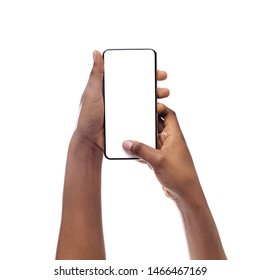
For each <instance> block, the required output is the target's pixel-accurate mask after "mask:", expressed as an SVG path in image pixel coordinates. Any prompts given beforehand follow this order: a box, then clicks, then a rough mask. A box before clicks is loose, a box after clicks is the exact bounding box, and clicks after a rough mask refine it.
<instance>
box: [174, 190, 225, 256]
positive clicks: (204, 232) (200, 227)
mask: <svg viewBox="0 0 260 280" xmlns="http://www.w3.org/2000/svg"><path fill="white" fill-rule="evenodd" d="M194 189H195V191H194V193H193V195H192V197H190V198H188V199H186V200H185V199H184V200H183V199H180V200H177V201H176V202H177V205H178V208H179V210H180V212H181V216H182V219H183V224H184V229H185V233H186V238H187V243H188V249H189V254H190V258H191V259H193V260H223V259H226V255H225V252H224V249H223V246H222V243H221V239H220V236H219V233H218V230H217V227H216V224H215V222H214V219H213V216H212V214H211V211H210V209H209V207H208V204H207V201H206V198H205V196H204V194H203V191H202V189H201V187H200V185H199V186H196V187H194ZM191 200H192V201H191Z"/></svg>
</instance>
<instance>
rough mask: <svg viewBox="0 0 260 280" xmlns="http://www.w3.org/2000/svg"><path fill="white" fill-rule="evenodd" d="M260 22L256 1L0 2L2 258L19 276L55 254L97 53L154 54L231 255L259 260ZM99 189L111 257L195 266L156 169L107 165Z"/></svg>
mask: <svg viewBox="0 0 260 280" xmlns="http://www.w3.org/2000/svg"><path fill="white" fill-rule="evenodd" d="M259 14H260V5H259V1H250V0H247V1H239V0H237V1H231V0H225V1H222V0H219V1H206V0H204V1H202V0H199V1H191V0H190V1H187V0H186V1H185V0H184V1H166V0H165V1H163V0H161V1H140V0H139V1H134V0H131V1H112V0H109V1H105V0H104V1H97V0H96V1H28V0H27V1H1V2H0V128H1V130H0V131H1V138H0V143H1V145H0V170H1V171H0V221H1V222H0V223H1V237H0V248H1V249H0V256H1V266H2V267H5V269H6V273H7V272H8V273H9V274H8V275H9V276H10V279H15V278H14V275H16V274H17V275H19V274H20V275H23V273H29V271H30V270H33V268H35V267H41V266H42V267H45V268H48V267H49V264H50V263H51V262H52V260H53V259H54V257H55V250H56V242H57V237H58V231H59V223H60V214H61V199H62V188H63V178H64V168H65V161H66V153H67V146H68V143H69V140H70V137H71V134H72V132H73V129H74V126H75V123H76V119H77V114H78V105H79V100H80V97H81V94H82V92H83V89H84V87H85V84H86V82H87V79H88V75H89V72H90V69H91V67H92V51H93V50H94V49H98V50H100V51H103V50H104V49H106V48H119V47H120V48H124V47H127V48H130V47H149V48H154V49H155V50H156V51H157V53H158V68H159V69H163V70H166V71H167V72H168V76H169V78H168V80H167V81H166V82H162V83H160V84H159V85H160V86H166V87H169V88H170V90H171V97H170V98H168V99H167V100H166V101H165V103H166V104H167V105H168V106H170V107H171V108H173V109H174V110H175V111H176V113H177V116H178V118H179V122H180V124H181V127H182V130H183V132H184V135H185V137H186V140H187V142H188V145H189V147H190V150H191V153H192V155H193V158H194V161H195V165H196V167H197V171H198V174H199V177H200V180H201V183H202V186H203V188H204V191H205V194H206V196H207V199H208V203H209V205H210V207H211V210H212V213H213V215H214V217H215V221H216V223H217V226H218V229H219V232H220V235H221V238H222V241H223V245H224V247H225V250H226V253H227V256H228V258H229V259H230V260H232V261H230V262H231V263H233V264H234V262H235V263H236V262H239V263H244V264H245V266H249V265H250V263H251V262H252V261H253V260H255V259H256V258H257V257H258V256H259V254H258V253H259V249H260V246H259V245H260V241H259V236H260V231H259V213H260V206H259V196H258V195H259V187H260V178H259V158H260V148H259V143H260V133H259V120H260V110H259V103H260V99H259V93H260V79H259V76H260V66H259V65H260V52H259V50H260V37H259V36H260V35H259V34H260V30H259V29H260V17H259ZM102 181H103V212H104V215H103V218H104V233H105V240H106V248H107V257H108V259H110V260H111V261H114V262H117V261H119V260H120V261H121V262H122V261H126V262H129V263H131V262H132V261H137V262H142V263H149V262H150V261H151V262H153V263H156V262H157V261H158V262H159V261H160V262H162V263H163V262H164V261H165V262H166V261H168V262H171V261H172V262H175V261H182V260H183V261H186V260H187V259H188V254H187V247H186V242H185V237H184V232H183V228H182V222H181V219H180V216H179V213H178V211H177V209H176V207H175V205H174V203H173V202H171V201H170V200H168V199H167V198H166V197H165V196H164V194H163V192H162V191H161V187H160V185H159V184H158V182H157V181H156V179H155V177H154V175H153V174H152V171H151V170H149V168H148V167H147V166H144V165H141V164H139V163H136V162H128V161H127V162H125V161H124V162H121V161H119V162H117V161H113V162H110V161H108V160H106V159H104V164H103V177H102ZM14 265H15V267H16V269H15V268H14ZM240 268H241V266H240ZM249 270H250V268H249ZM234 273H235V272H234ZM37 278H38V279H39V278H40V276H39V277H37ZM5 279H8V276H7V274H6V277H5ZM44 279H46V277H45V278H44Z"/></svg>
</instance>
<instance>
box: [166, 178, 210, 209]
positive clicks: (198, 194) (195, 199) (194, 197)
mask: <svg viewBox="0 0 260 280" xmlns="http://www.w3.org/2000/svg"><path fill="white" fill-rule="evenodd" d="M168 196H169V198H171V199H172V200H173V201H174V202H175V203H176V204H177V207H178V208H179V210H180V211H181V213H183V214H184V213H190V212H191V213H195V212H197V211H201V210H203V209H206V208H208V204H207V200H206V198H205V195H204V193H203V190H202V188H201V185H200V183H199V182H196V183H194V184H191V185H189V186H187V187H186V188H184V190H182V192H179V193H178V194H173V193H171V192H170V193H169V194H168Z"/></svg>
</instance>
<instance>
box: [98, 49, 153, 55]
mask: <svg viewBox="0 0 260 280" xmlns="http://www.w3.org/2000/svg"><path fill="white" fill-rule="evenodd" d="M107 51H152V52H154V54H155V55H156V54H157V53H156V51H155V50H154V49H152V48H118V49H106V50H104V51H103V53H102V55H103V56H104V55H105V53H106V52H107Z"/></svg>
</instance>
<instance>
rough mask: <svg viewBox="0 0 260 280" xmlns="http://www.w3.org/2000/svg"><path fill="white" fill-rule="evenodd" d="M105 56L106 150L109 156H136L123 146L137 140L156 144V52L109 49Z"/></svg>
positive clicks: (106, 154)
mask: <svg viewBox="0 0 260 280" xmlns="http://www.w3.org/2000/svg"><path fill="white" fill-rule="evenodd" d="M103 59H104V81H103V94H104V107H105V115H104V129H105V139H104V140H105V141H104V154H105V156H106V158H108V159H136V157H133V156H131V155H129V154H128V153H127V152H125V150H124V149H123V147H122V143H123V141H125V140H136V141H139V142H143V143H145V144H147V145H149V146H151V147H153V148H156V141H157V114H156V104H157V97H156V81H157V79H156V52H155V51H154V50H153V49H107V50H105V51H104V52H103Z"/></svg>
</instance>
